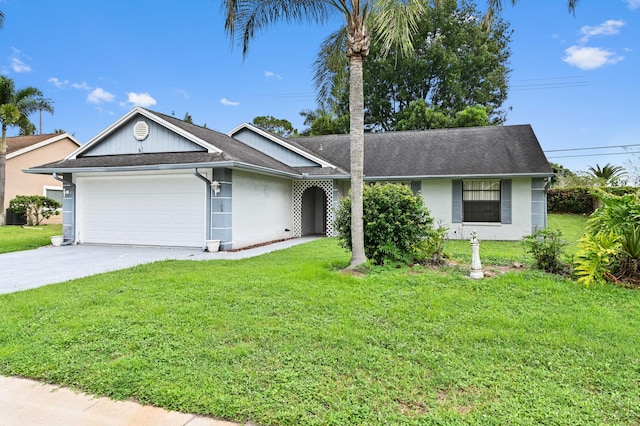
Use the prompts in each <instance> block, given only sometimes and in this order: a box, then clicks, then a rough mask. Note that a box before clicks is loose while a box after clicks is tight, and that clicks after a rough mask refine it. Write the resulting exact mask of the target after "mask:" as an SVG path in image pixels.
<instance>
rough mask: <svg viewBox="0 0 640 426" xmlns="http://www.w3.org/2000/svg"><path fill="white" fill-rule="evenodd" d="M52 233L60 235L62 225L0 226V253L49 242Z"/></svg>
mask: <svg viewBox="0 0 640 426" xmlns="http://www.w3.org/2000/svg"><path fill="white" fill-rule="evenodd" d="M52 235H62V225H40V226H29V227H24V228H23V227H21V226H9V225H7V226H0V253H9V252H12V251H22V250H31V249H34V248H38V247H42V246H46V245H49V244H51V240H50V237H51V236H52Z"/></svg>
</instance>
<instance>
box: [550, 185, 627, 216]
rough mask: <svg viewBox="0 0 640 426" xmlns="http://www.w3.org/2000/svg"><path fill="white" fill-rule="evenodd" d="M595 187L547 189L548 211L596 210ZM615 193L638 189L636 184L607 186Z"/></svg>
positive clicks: (581, 212)
mask: <svg viewBox="0 0 640 426" xmlns="http://www.w3.org/2000/svg"><path fill="white" fill-rule="evenodd" d="M593 189H594V188H591V187H580V188H552V189H549V190H547V211H548V212H549V213H575V214H591V213H593V212H594V210H595V206H596V200H597V197H596V195H595V194H594V192H593ZM603 189H606V191H607V192H609V193H611V194H614V195H625V194H631V193H634V192H636V191H638V188H636V187H635V186H618V187H607V188H603Z"/></svg>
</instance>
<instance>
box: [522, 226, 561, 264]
mask: <svg viewBox="0 0 640 426" xmlns="http://www.w3.org/2000/svg"><path fill="white" fill-rule="evenodd" d="M523 241H524V244H525V247H526V248H527V251H528V252H529V253H531V254H532V255H533V257H534V258H535V259H536V268H537V269H540V270H542V271H545V272H549V273H552V274H562V273H565V272H566V270H567V265H566V264H564V263H563V262H562V260H561V259H560V256H561V255H562V248H563V247H564V246H566V245H567V242H566V241H564V240H562V231H560V230H559V229H554V228H545V229H540V230H538V231H536V232H535V233H534V234H532V235H528V236H526V237H524V240H523Z"/></svg>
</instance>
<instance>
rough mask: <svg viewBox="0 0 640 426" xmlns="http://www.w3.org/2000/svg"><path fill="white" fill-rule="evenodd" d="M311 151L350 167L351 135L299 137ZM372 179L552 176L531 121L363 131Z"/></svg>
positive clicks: (367, 174)
mask: <svg viewBox="0 0 640 426" xmlns="http://www.w3.org/2000/svg"><path fill="white" fill-rule="evenodd" d="M296 141H297V142H298V143H299V144H301V145H303V146H305V147H306V148H307V149H309V150H310V151H313V152H315V153H317V155H321V156H323V157H324V158H326V159H328V160H329V161H331V162H333V163H335V164H337V165H338V166H339V167H342V168H344V169H346V170H349V169H350V167H349V135H327V136H314V137H308V138H296ZM364 153H365V160H364V174H365V177H366V178H368V179H401V178H411V177H415V178H418V177H481V176H518V175H520V176H551V175H552V174H553V173H552V171H551V167H550V166H549V163H548V161H547V159H546V157H545V156H544V153H543V152H542V149H541V148H540V144H539V142H538V139H537V138H536V136H535V134H534V133H533V129H532V128H531V126H530V125H517V126H488V127H467V128H456V129H439V130H427V131H405V132H385V133H367V134H365V148H364Z"/></svg>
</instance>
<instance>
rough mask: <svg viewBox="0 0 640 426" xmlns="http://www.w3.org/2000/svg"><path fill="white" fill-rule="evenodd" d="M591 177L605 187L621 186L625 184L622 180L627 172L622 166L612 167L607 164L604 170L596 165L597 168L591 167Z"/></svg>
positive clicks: (603, 167)
mask: <svg viewBox="0 0 640 426" xmlns="http://www.w3.org/2000/svg"><path fill="white" fill-rule="evenodd" d="M588 173H589V175H591V177H593V178H594V179H596V181H598V182H600V183H601V184H603V185H605V186H619V185H621V184H623V182H622V179H623V177H624V176H625V175H626V172H625V170H624V168H623V167H621V166H612V165H611V164H609V163H607V164H605V165H604V166H602V168H601V167H600V165H598V164H596V165H595V167H593V166H589V171H588Z"/></svg>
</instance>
